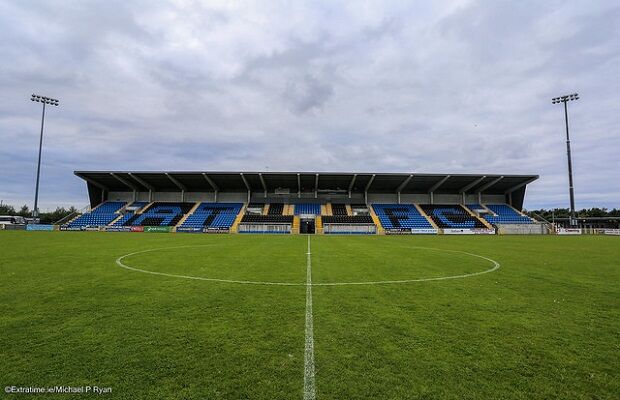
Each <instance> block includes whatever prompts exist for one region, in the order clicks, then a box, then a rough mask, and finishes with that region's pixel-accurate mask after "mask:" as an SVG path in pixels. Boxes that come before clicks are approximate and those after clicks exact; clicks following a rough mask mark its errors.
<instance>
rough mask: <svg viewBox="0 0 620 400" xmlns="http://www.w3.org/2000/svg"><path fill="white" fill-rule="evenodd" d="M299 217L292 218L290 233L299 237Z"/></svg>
mask: <svg viewBox="0 0 620 400" xmlns="http://www.w3.org/2000/svg"><path fill="white" fill-rule="evenodd" d="M299 223H300V222H299V216H297V215H296V216H294V217H293V227H292V229H291V233H292V234H294V235H299Z"/></svg>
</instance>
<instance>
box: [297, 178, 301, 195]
mask: <svg viewBox="0 0 620 400" xmlns="http://www.w3.org/2000/svg"><path fill="white" fill-rule="evenodd" d="M297 198H301V174H297Z"/></svg>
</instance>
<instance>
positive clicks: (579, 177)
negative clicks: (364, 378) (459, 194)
mask: <svg viewBox="0 0 620 400" xmlns="http://www.w3.org/2000/svg"><path fill="white" fill-rule="evenodd" d="M619 16H620V7H619V6H617V5H616V3H615V2H612V1H600V2H596V3H593V4H585V3H583V4H582V3H566V2H561V1H552V2H547V3H540V2H534V1H525V2H481V1H457V2H454V3H451V4H447V3H441V4H439V3H437V2H424V3H419V4H413V3H406V2H405V3H402V2H377V3H365V4H363V5H359V4H357V3H350V4H334V3H329V2H325V3H323V2H312V3H305V4H304V3H302V2H296V3H289V2H263V3H260V4H258V3H226V4H217V3H211V2H209V3H197V2H180V1H166V2H159V3H157V4H154V3H152V2H143V1H130V2H128V1H118V2H102V1H92V2H61V3H53V4H52V3H49V2H42V1H28V2H12V3H10V2H4V3H0V57H2V59H3V60H8V62H3V63H1V64H0V91H1V92H2V93H1V94H2V95H1V96H0V138H1V139H2V140H3V143H10V147H8V148H6V147H3V148H2V149H1V150H0V165H1V166H2V168H0V199H3V200H5V201H11V202H13V203H16V204H22V203H25V202H28V203H31V201H32V200H31V198H32V192H33V186H34V185H33V183H34V174H35V167H36V152H37V148H36V147H37V144H38V128H39V126H38V124H39V118H40V109H39V108H38V107H35V106H34V105H33V104H32V103H31V102H30V101H29V100H28V97H29V95H30V93H31V92H32V91H37V92H41V94H47V95H50V96H55V97H58V98H60V99H61V106H60V107H59V108H58V109H54V110H53V111H52V110H50V113H49V114H48V119H47V121H46V138H45V141H44V143H45V148H44V157H43V162H44V164H43V166H44V168H43V174H42V196H41V200H42V202H43V206H44V207H54V206H55V205H56V204H59V205H70V204H76V205H81V204H85V203H86V201H87V199H86V195H85V185H84V184H83V183H82V182H81V181H80V180H79V179H77V178H75V177H74V176H73V173H72V172H73V170H76V169H141V170H143V169H153V170H157V169H166V170H175V169H236V168H238V169H254V170H260V169H263V168H265V167H269V169H270V170H294V169H299V170H322V171H325V170H342V171H351V170H353V171H361V170H377V171H396V172H406V171H416V172H446V173H479V172H481V173H535V174H540V175H541V179H540V181H539V182H537V183H534V184H533V185H531V187H530V188H529V189H528V197H527V203H526V205H527V206H528V207H536V206H562V205H565V204H566V203H567V193H566V192H567V191H566V180H567V178H566V159H565V148H564V138H563V134H564V132H563V129H564V128H563V113H562V110H561V109H560V108H559V107H557V106H552V105H551V104H550V98H551V97H554V96H557V95H559V94H563V93H564V92H570V91H578V92H579V93H580V94H581V95H582V99H581V100H580V101H579V102H576V103H574V104H571V105H570V112H571V129H572V131H571V132H572V135H573V145H574V164H575V172H576V176H575V183H576V192H577V206H578V207H586V206H607V207H618V206H619V205H620V179H618V178H619V174H618V171H620V158H619V157H618V151H617V149H618V148H620V135H619V134H618V128H619V126H618V125H619V121H618V116H617V113H615V109H616V108H617V107H616V103H617V99H616V93H617V92H618V91H619V89H620V78H619V77H618V74H617V72H616V71H618V70H620V40H618V37H620V32H619V29H620V25H618V24H617V23H616V21H617V20H618V17H619ZM41 27H45V29H44V31H43V32H41Z"/></svg>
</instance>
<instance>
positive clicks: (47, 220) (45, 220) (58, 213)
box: [0, 204, 77, 224]
mask: <svg viewBox="0 0 620 400" xmlns="http://www.w3.org/2000/svg"><path fill="white" fill-rule="evenodd" d="M75 212H77V209H76V208H75V207H73V206H71V207H69V208H68V209H67V208H64V207H56V210H54V211H52V212H40V213H39V219H40V222H41V223H42V224H52V223H54V222H56V221H59V220H61V219H62V218H64V217H66V216H68V215H69V214H73V213H75ZM0 215H11V216H17V215H19V216H21V217H26V218H30V217H32V211H31V210H30V208H29V207H28V206H27V205H26V204H24V205H23V206H22V207H21V208H20V209H19V210H17V209H16V208H15V207H13V206H12V205H10V204H0Z"/></svg>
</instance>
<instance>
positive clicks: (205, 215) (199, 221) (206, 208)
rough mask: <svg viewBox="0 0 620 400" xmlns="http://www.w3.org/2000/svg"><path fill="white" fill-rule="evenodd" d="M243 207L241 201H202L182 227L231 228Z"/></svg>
mask: <svg viewBox="0 0 620 400" xmlns="http://www.w3.org/2000/svg"><path fill="white" fill-rule="evenodd" d="M242 207H243V204H241V203H201V204H200V205H199V206H198V208H197V209H196V210H195V211H194V212H193V213H192V214H191V215H189V216H188V217H187V218H186V219H185V221H184V222H183V224H182V225H181V226H180V227H181V228H215V229H229V228H230V227H231V226H232V224H233V223H234V222H235V218H237V215H238V214H239V212H240V211H241V208H242Z"/></svg>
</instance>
